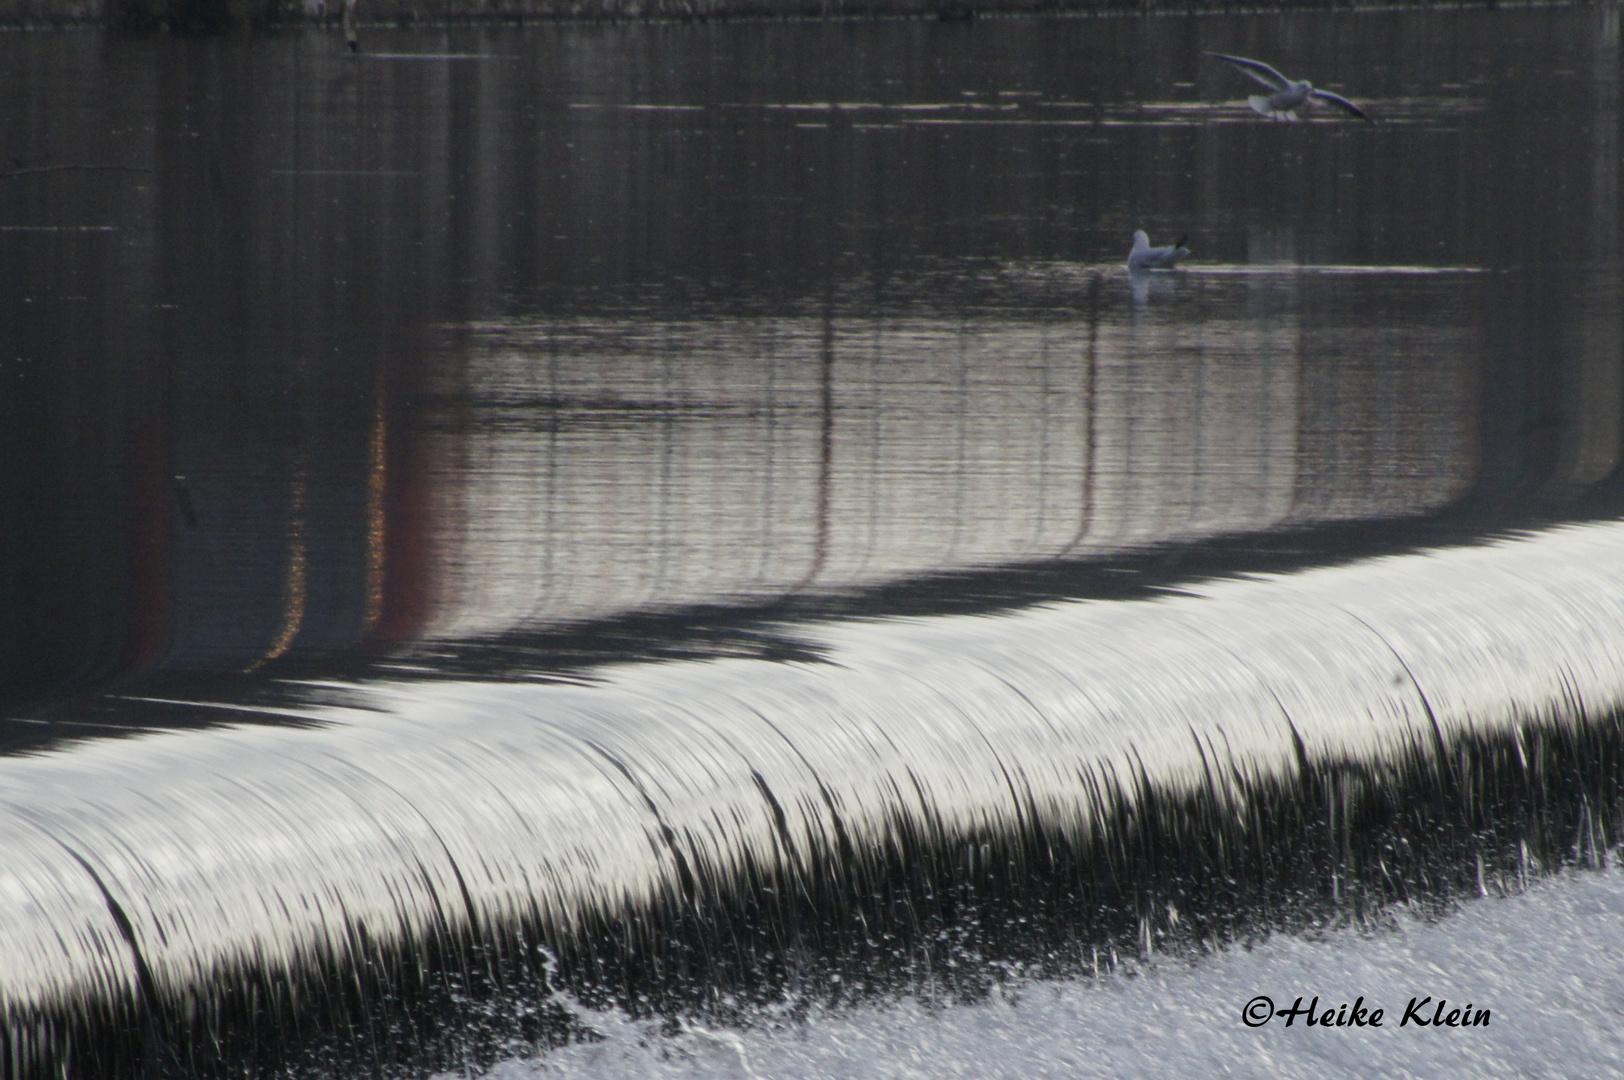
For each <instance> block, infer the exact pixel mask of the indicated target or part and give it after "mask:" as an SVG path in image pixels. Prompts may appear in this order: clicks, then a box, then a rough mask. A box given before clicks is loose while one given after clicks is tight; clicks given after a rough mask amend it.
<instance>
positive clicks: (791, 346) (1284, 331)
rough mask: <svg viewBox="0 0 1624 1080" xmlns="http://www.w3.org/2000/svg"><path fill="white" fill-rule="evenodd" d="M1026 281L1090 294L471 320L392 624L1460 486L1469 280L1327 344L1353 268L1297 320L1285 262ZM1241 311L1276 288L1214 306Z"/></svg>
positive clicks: (768, 583) (1347, 299)
mask: <svg viewBox="0 0 1624 1080" xmlns="http://www.w3.org/2000/svg"><path fill="white" fill-rule="evenodd" d="M1036 273H1038V271H1027V272H1025V273H1016V274H1011V278H1012V279H1013V281H1014V282H1016V283H1018V284H1016V285H1013V286H1012V287H1017V288H1018V287H1023V286H1024V287H1032V286H1033V285H1034V284H1036V285H1037V286H1040V287H1047V288H1051V289H1053V290H1054V291H1055V292H1060V291H1062V290H1065V289H1068V288H1072V287H1077V288H1080V289H1081V290H1084V291H1085V292H1086V291H1087V290H1092V291H1093V292H1094V293H1095V295H1096V299H1097V300H1099V303H1098V309H1097V310H1096V311H1094V313H1093V317H1092V318H1088V317H1082V318H1075V317H1074V318H1065V319H1056V318H1052V317H1051V318H1042V317H1038V316H1035V315H1027V316H1026V317H1025V318H1017V317H1004V318H999V317H996V316H995V315H992V314H990V313H982V314H980V315H979V316H978V317H976V318H973V319H970V318H966V319H962V320H945V319H941V320H938V319H931V320H926V319H920V318H910V317H908V316H907V315H906V314H903V313H899V314H897V315H895V316H892V317H889V318H887V317H885V316H883V315H880V316H869V317H866V318H858V317H853V318H837V317H836V316H835V315H834V314H833V313H830V314H826V315H825V316H824V317H822V318H818V317H815V316H807V317H802V318H793V317H789V318H781V319H743V318H730V317H714V318H709V319H704V320H695V321H687V322H682V323H669V322H655V321H653V320H649V319H646V318H644V319H602V318H599V319H578V320H570V321H568V322H555V323H548V324H543V325H536V324H534V323H529V324H518V325H514V324H505V325H504V324H496V325H486V326H481V327H476V328H472V329H471V330H470V332H469V333H468V335H467V336H466V339H465V340H466V344H465V345H464V349H465V350H466V352H465V355H466V361H465V364H464V365H460V366H459V368H458V369H457V370H456V371H455V375H454V376H453V375H451V374H449V373H448V374H447V375H446V376H445V377H443V379H442V380H441V381H440V382H439V383H438V384H437V385H435V386H434V388H433V389H434V391H435V394H434V397H435V400H436V405H435V406H434V408H433V410H432V414H431V418H430V420H429V425H430V427H431V430H432V432H433V434H432V436H431V437H430V439H429V442H428V448H427V449H426V450H425V451H424V452H423V454H422V459H423V460H425V461H427V462H432V464H431V465H430V467H429V473H428V475H426V476H424V477H421V478H417V479H416V480H415V481H414V482H415V483H418V484H421V485H423V486H424V487H425V488H426V489H427V492H426V494H425V495H424V496H423V499H424V503H426V504H427V506H428V509H426V510H425V511H423V512H424V513H425V517H426V519H427V521H428V522H429V525H428V528H429V529H430V531H431V533H432V536H431V539H430V540H429V547H430V548H431V549H432V551H433V556H432V557H431V559H430V560H429V565H428V567H427V568H426V569H427V571H428V573H429V574H430V575H431V576H432V579H433V585H432V589H433V592H434V596H435V600H434V603H433V605H432V611H431V612H429V613H428V614H427V616H426V619H425V624H424V626H423V632H424V633H426V634H427V635H429V636H432V637H451V638H457V637H467V636H472V635H479V634H492V633H498V632H501V631H504V630H509V629H513V628H517V627H522V626H526V625H533V624H536V623H558V622H564V621H570V620H581V619H591V618H603V617H607V616H612V615H615V614H619V613H621V612H625V611H629V610H637V609H648V608H658V607H660V606H671V605H683V604H699V603H707V602H708V603H716V602H721V601H727V600H735V599H739V598H744V597H750V596H761V595H774V594H779V593H784V592H794V591H804V590H809V589H829V588H851V587H856V586H862V585H871V584H878V583H883V582H887V581H892V580H896V579H899V578H905V577H907V576H909V575H918V574H922V573H927V572H941V571H948V570H962V569H967V568H973V567H976V566H997V565H1001V564H1007V563H1012V562H1015V561H1017V560H1031V559H1051V558H1058V557H1068V558H1086V557H1089V556H1091V555H1096V554H1104V553H1112V552H1119V551H1124V550H1132V549H1135V548H1140V547H1145V546H1148V545H1156V544H1178V543H1187V542H1190V541H1194V540H1198V539H1201V538H1205V537H1210V536H1214V535H1219V534H1226V533H1237V532H1256V531H1261V530H1267V529H1271V528H1279V527H1286V526H1302V525H1308V524H1316V523H1320V522H1325V521H1331V520H1339V519H1343V518H1385V517H1397V516H1401V515H1406V514H1418V513H1423V512H1426V511H1428V510H1434V509H1437V508H1438V507H1440V506H1442V505H1444V504H1446V503H1448V502H1449V501H1450V500H1451V499H1453V498H1455V497H1458V496H1460V495H1461V494H1463V493H1465V492H1466V491H1467V490H1468V489H1469V488H1470V485H1471V482H1472V480H1473V479H1474V475H1473V473H1474V470H1475V468H1476V460H1475V457H1476V455H1475V454H1474V452H1473V448H1472V445H1471V435H1472V434H1473V430H1472V429H1473V419H1472V413H1473V411H1474V409H1475V408H1476V405H1477V397H1476V392H1475V387H1474V385H1473V367H1474V357H1473V351H1472V346H1473V345H1474V344H1475V335H1474V333H1473V332H1472V329H1471V328H1470V327H1466V326H1460V325H1458V324H1457V325H1451V321H1450V319H1449V313H1450V312H1451V311H1454V312H1458V313H1459V314H1458V315H1457V318H1463V317H1464V316H1465V315H1466V313H1467V312H1469V311H1470V310H1471V308H1472V307H1473V306H1475V300H1476V297H1475V295H1474V293H1475V290H1474V288H1473V287H1472V286H1473V283H1472V282H1470V280H1469V279H1468V280H1467V281H1466V283H1465V284H1464V285H1462V283H1461V282H1458V281H1451V282H1449V283H1446V284H1442V285H1441V286H1440V287H1435V288H1430V289H1429V288H1426V287H1424V286H1423V287H1421V288H1418V289H1416V290H1415V292H1416V293H1417V294H1418V295H1417V296H1416V297H1415V303H1416V304H1417V306H1418V307H1419V306H1420V305H1423V304H1426V303H1428V302H1429V300H1430V302H1431V304H1432V310H1431V313H1430V316H1429V317H1428V318H1427V319H1426V320H1425V321H1424V322H1422V321H1421V320H1419V319H1418V320H1417V321H1416V323H1406V322H1398V323H1397V324H1395V323H1393V322H1389V323H1387V324H1385V325H1382V326H1380V327H1377V328H1374V329H1373V331H1372V332H1371V333H1370V334H1368V335H1367V336H1365V337H1364V340H1363V346H1362V347H1360V348H1357V349H1352V348H1349V346H1348V345H1347V344H1346V343H1347V342H1349V341H1352V340H1356V339H1357V337H1358V335H1359V331H1360V330H1361V329H1364V328H1363V327H1361V326H1360V321H1359V319H1358V300H1359V297H1358V296H1357V293H1358V292H1359V290H1357V289H1347V290H1340V291H1333V290H1328V289H1327V290H1316V289H1315V288H1314V286H1313V285H1309V286H1306V288H1307V290H1308V291H1310V292H1311V293H1312V292H1319V294H1320V295H1319V296H1317V297H1315V299H1316V300H1318V301H1319V303H1318V304H1317V305H1316V306H1317V307H1319V308H1320V310H1319V311H1317V312H1316V313H1315V315H1314V316H1313V317H1311V318H1310V319H1308V320H1304V319H1303V318H1302V316H1301V310H1302V305H1301V303H1299V302H1295V301H1296V298H1294V297H1291V296H1289V295H1274V294H1276V293H1278V292H1279V291H1280V290H1282V289H1290V288H1291V286H1282V285H1281V284H1279V283H1277V282H1272V281H1259V280H1253V279H1246V280H1238V279H1227V280H1226V279H1211V280H1210V281H1208V280H1196V281H1190V282H1186V283H1184V286H1183V293H1184V296H1183V299H1184V301H1185V302H1186V303H1188V304H1189V305H1190V306H1192V307H1195V308H1204V309H1206V310H1208V311H1210V312H1211V313H1212V317H1210V318H1208V319H1205V320H1200V321H1196V320H1191V319H1189V318H1188V317H1186V318H1183V319H1180V320H1177V321H1174V320H1168V321H1165V322H1139V321H1132V320H1129V319H1127V318H1124V317H1123V313H1122V311H1121V309H1120V303H1107V302H1106V301H1104V300H1103V299H1101V298H1100V297H1099V294H1100V293H1101V292H1103V290H1104V288H1107V287H1112V288H1120V285H1121V280H1120V279H1121V278H1122V277H1123V275H1122V274H1120V273H1119V272H1111V271H1106V270H1097V271H1094V272H1093V274H1092V275H1090V276H1088V277H1082V276H1081V275H1067V274H1065V273H1064V272H1060V280H1059V281H1058V282H1051V281H1046V280H1043V279H1042V278H1041V277H1040V278H1038V280H1037V282H1036V283H1034V282H1032V281H1031V280H1029V279H1028V275H1030V274H1036ZM1096 275H1097V276H1096ZM1079 278H1080V280H1079ZM1102 279H1103V280H1102ZM1259 292H1262V293H1265V294H1269V295H1267V296H1265V297H1261V298H1260V297H1259V296H1257V295H1255V294H1257V293H1259ZM1350 293H1352V294H1354V295H1352V296H1350V295H1349V294H1350ZM1249 305H1263V306H1266V307H1274V308H1276V310H1273V311H1269V312H1262V313H1251V314H1249V315H1248V316H1247V317H1245V318H1237V317H1235V316H1234V315H1233V314H1229V313H1232V312H1235V311H1244V310H1246V308H1247V307H1248V306H1249ZM1350 309H1351V310H1350ZM1226 316H1227V317H1226ZM1305 321H1306V322H1307V323H1308V326H1306V327H1305V326H1304V323H1305ZM1372 339H1374V340H1375V341H1376V342H1377V343H1378V344H1377V346H1376V350H1375V352H1374V355H1372V351H1371V350H1370V345H1371V344H1372ZM1350 354H1352V355H1350ZM1414 357H1425V358H1426V359H1427V363H1426V364H1425V365H1424V366H1423V365H1418V364H1416V363H1414V362H1413V361H1412V360H1410V358H1414ZM1394 358H1403V360H1404V361H1405V362H1402V363H1395V362H1394ZM386 528H387V526H386Z"/></svg>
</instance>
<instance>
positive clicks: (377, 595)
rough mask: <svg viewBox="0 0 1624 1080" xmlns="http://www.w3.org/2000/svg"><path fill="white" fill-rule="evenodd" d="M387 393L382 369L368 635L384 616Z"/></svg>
mask: <svg viewBox="0 0 1624 1080" xmlns="http://www.w3.org/2000/svg"><path fill="white" fill-rule="evenodd" d="M387 393H388V390H387V387H386V386H385V385H384V380H383V373H382V371H381V370H380V372H379V374H378V378H377V379H376V380H375V383H374V390H373V412H372V438H371V440H370V442H369V445H368V447H367V564H366V565H367V584H366V608H365V611H364V614H363V616H362V620H361V625H362V632H363V633H364V634H367V635H371V634H372V633H373V631H375V630H376V629H377V628H378V620H379V618H380V617H382V615H383V594H384V555H385V544H386V543H387V539H388V538H387V536H386V532H385V524H386V519H385V517H384V491H385V489H386V487H387V479H388V476H387V471H386V470H387V469H388V464H389V459H388V455H387V454H386V453H385V449H386V448H387V447H388V445H389V439H388V427H387V425H388V415H389V411H388V409H387V408H386V395H387Z"/></svg>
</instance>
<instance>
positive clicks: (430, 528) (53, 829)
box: [0, 9, 1624, 1076]
mask: <svg viewBox="0 0 1624 1080" xmlns="http://www.w3.org/2000/svg"><path fill="white" fill-rule="evenodd" d="M1618 38H1619V20H1618V13H1617V11H1616V10H1613V9H1607V10H1599V11H1598V10H1587V9H1575V10H1562V11H1539V12H1474V13H1455V12H1451V13H1448V14H1440V13H1430V14H1429V13H1409V14H1397V13H1388V14H1379V15H1378V14H1368V15H1359V16H1357V17H1352V16H1345V15H1342V14H1322V15H1302V16H1291V17H1280V18H1267V19H1264V18H1258V19H1239V18H1236V19H1230V18H1204V19H1193V20H1184V19H1171V18H1169V19H1146V20H1132V19H1123V20H1107V21H1099V22H1096V21H1058V22H1051V21H1041V20H1032V21H1023V20H1007V21H1000V22H999V23H997V24H985V25H977V26H973V27H966V26H938V25H925V24H918V25H914V24H894V25H873V26H863V27H823V26H812V25H783V26H778V25H758V26H720V25H716V26H712V25H705V26H658V27H550V28H539V29H524V30H518V29H514V30H504V31H489V32H486V31H466V32H463V31H459V32H455V33H449V32H447V33H423V34H412V33H399V34H395V35H390V34H386V33H383V32H380V33H379V36H378V41H377V43H376V44H377V51H376V52H375V53H373V54H371V55H367V56H364V57H362V58H346V57H342V56H338V55H335V54H334V52H333V50H332V49H331V48H330V45H331V44H332V43H331V42H329V41H327V40H325V39H324V38H323V37H321V36H319V35H308V36H303V35H295V36H288V37H283V38H276V39H263V40H253V41H188V42H180V41H113V42H106V43H104V42H101V41H98V40H96V39H94V38H93V37H91V36H90V35H70V36H52V35H14V36H12V38H11V39H8V40H0V54H3V59H0V88H3V90H4V92H3V93H0V138H3V139H4V140H5V143H4V145H3V146H0V149H3V150H4V151H5V154H6V156H7V157H9V158H10V159H11V160H12V161H13V162H14V163H16V164H17V169H18V171H17V173H16V175H10V174H8V175H6V176H3V177H0V612H3V613H4V616H5V617H4V618H0V702H3V703H4V704H5V706H6V710H7V712H6V717H7V719H5V720H4V721H3V722H0V748H3V750H4V755H3V756H0V819H3V825H0V838H3V839H0V911H3V912H4V913H5V917H4V918H0V1003H3V1005H0V1010H3V1013H4V1018H5V1019H4V1021H3V1023H0V1057H3V1058H5V1059H6V1060H8V1062H10V1063H12V1064H11V1065H10V1066H9V1067H10V1068H11V1069H12V1071H13V1072H15V1073H16V1074H17V1075H19V1076H35V1075H37V1076H46V1075H57V1074H58V1073H59V1072H60V1068H59V1066H60V1065H61V1063H62V1062H65V1061H70V1060H71V1061H72V1062H73V1063H74V1068H75V1070H77V1073H83V1074H84V1075H150V1076H159V1075H171V1074H186V1075H196V1074H208V1073H211V1072H216V1071H224V1072H237V1073H242V1072H246V1073H249V1074H255V1073H258V1074H270V1073H273V1072H276V1071H277V1070H280V1069H283V1068H284V1067H288V1068H295V1069H303V1070H306V1071H308V1072H311V1073H317V1074H321V1075H335V1074H339V1075H342V1074H348V1073H355V1074H364V1073H369V1072H375V1071H383V1070H386V1069H388V1068H390V1067H392V1066H391V1065H390V1063H391V1062H406V1063H413V1064H415V1065H421V1066H423V1067H440V1066H446V1065H449V1064H459V1065H461V1066H466V1067H469V1068H473V1067H476V1066H480V1065H483V1064H488V1063H489V1062H491V1061H494V1060H498V1059H500V1058H502V1057H504V1056H510V1055H512V1054H514V1053H517V1052H520V1051H521V1050H522V1049H523V1048H525V1047H534V1046H540V1045H545V1044H547V1043H549V1042H555V1041H557V1040H558V1039H561V1038H566V1037H568V1036H569V1035H570V1034H571V1032H572V1030H573V1031H575V1033H576V1034H579V1031H578V1030H576V1029H575V1028H572V1025H574V1024H575V1021H574V1020H572V1019H571V1017H572V1016H575V1015H576V1014H575V1013H572V1012H571V1011H570V1010H569V1009H567V1008H565V1007H563V1006H562V1005H561V1004H560V1002H561V1001H563V1000H565V999H564V998H561V997H558V996H556V995H555V992H556V991H560V990H568V991H569V993H570V994H571V995H574V996H573V997H572V998H570V999H569V1000H581V1001H585V1002H587V1003H589V1004H593V1005H594V1006H595V1007H596V1006H597V1005H604V1006H607V1005H615V1006H617V1007H620V1008H623V1009H626V1010H628V1011H629V1012H631V1013H633V1014H635V1015H641V1014H644V1013H647V1012H649V1011H660V1010H699V1011H702V1012H708V1014H709V1015H711V1016H712V1017H722V1018H725V1017H727V1016H728V1015H735V1016H736V1015H738V1014H737V1012H736V1010H738V1009H742V1008H745V1004H744V1003H747V1002H751V1001H762V1000H777V999H783V1000H788V1001H791V1002H795V1001H800V1002H827V1001H841V1000H851V999H853V998H857V997H861V996H863V995H864V994H866V993H869V992H876V993H877V992H882V991H883V992H889V991H894V990H898V989H907V990H912V991H916V992H919V993H922V994H925V995H926V996H929V995H930V994H942V995H960V996H968V997H973V996H975V995H976V994H978V993H981V992H983V991H984V990H985V989H986V987H987V986H988V985H989V983H990V981H991V980H995V979H996V978H998V977H999V975H998V972H999V971H1001V970H1004V969H1003V968H1000V967H999V965H1001V964H1008V963H1018V964H1021V965H1025V966H1026V968H1025V969H1026V970H1030V971H1035V972H1038V973H1041V974H1066V973H1076V972H1079V971H1089V970H1094V969H1095V966H1096V965H1099V964H1102V963H1103V964H1104V966H1106V967H1109V966H1110V964H1111V961H1110V960H1109V959H1108V958H1109V957H1111V956H1113V955H1114V956H1121V957H1132V956H1136V955H1140V954H1148V953H1150V952H1154V951H1156V950H1162V949H1173V950H1175V951H1177V950H1184V951H1188V952H1192V953H1193V952H1198V951H1201V950H1205V949H1210V948H1215V947H1220V946H1222V944H1223V943H1225V942H1230V941H1234V940H1237V939H1241V938H1245V937H1246V936H1247V935H1250V934H1254V933H1258V932H1266V931H1268V930H1270V929H1275V928H1281V927H1304V926H1310V925H1316V924H1321V923H1325V922H1337V921H1351V922H1355V923H1360V922H1364V923H1368V921H1369V920H1371V919H1374V918H1376V917H1378V916H1379V913H1380V912H1381V911H1382V910H1384V909H1385V908H1386V907H1388V906H1389V905H1391V904H1393V903H1395V902H1411V903H1417V904H1423V905H1425V904H1436V903H1444V902H1446V901H1447V900H1448V898H1449V897H1452V896H1457V895H1462V894H1469V893H1473V892H1479V893H1490V894H1492V893H1497V892H1511V891H1516V890H1517V889H1519V888H1521V887H1522V885H1523V883H1524V882H1525V881H1526V880H1527V879H1528V877H1529V876H1530V875H1532V874H1537V873H1539V872H1540V871H1541V870H1542V869H1548V868H1550V867H1552V866H1555V865H1558V864H1561V863H1564V862H1579V863H1584V864H1590V863H1597V862H1600V861H1602V860H1604V859H1605V857H1606V853H1607V851H1608V850H1609V849H1610V847H1611V846H1612V844H1613V838H1614V837H1615V836H1616V835H1617V830H1618V827H1619V824H1620V820H1621V815H1620V805H1621V804H1620V794H1619V791H1620V789H1619V777H1620V775H1621V774H1620V771H1619V768H1618V763H1619V761H1620V760H1621V757H1620V755H1621V753H1624V739H1621V737H1620V729H1619V719H1618V718H1619V716H1620V715H1621V711H1620V710H1621V706H1624V671H1621V670H1620V668H1619V663H1618V659H1617V658H1618V656H1619V655H1621V651H1620V648H1619V641H1618V631H1617V628H1618V626H1619V625H1620V624H1621V617H1624V580H1621V579H1620V578H1619V575H1618V572H1617V569H1616V568H1617V567H1619V566H1624V560H1621V558H1620V556H1621V555H1624V537H1621V534H1620V527H1619V526H1618V524H1617V518H1618V516H1619V513H1620V495H1621V491H1620V488H1619V469H1618V466H1619V456H1620V440H1621V423H1624V353H1621V341H1624V307H1621V300H1620V288H1621V282H1620V267H1619V257H1618V250H1619V240H1620V237H1619V236H1618V231H1619V217H1618V198H1619V185H1618V176H1617V150H1618V146H1617V139H1618V122H1619V118H1618V88H1617V82H1618V47H1619V45H1618ZM1399 44H1403V45H1404V46H1405V47H1403V48H1400V47H1398V45H1399ZM1410 45H1414V47H1413V48H1411V47H1409V46H1410ZM1206 51H1226V52H1239V53H1244V54H1246V55H1259V56H1270V57H1283V56H1287V55H1289V56H1291V57H1292V59H1293V69H1294V70H1296V69H1297V68H1298V67H1300V68H1301V69H1302V70H1305V71H1307V70H1313V71H1316V72H1325V76H1324V78H1325V79H1326V81H1327V85H1333V86H1338V87H1339V88H1342V89H1348V90H1349V91H1350V92H1351V93H1353V96H1356V97H1357V99H1358V100H1359V101H1360V102H1361V103H1368V104H1369V107H1370V108H1371V110H1372V111H1373V112H1374V113H1376V114H1377V115H1379V116H1380V117H1381V118H1382V121H1383V122H1382V123H1381V124H1380V125H1376V126H1369V125H1351V124H1337V123H1330V122H1313V123H1305V124H1300V125H1270V124H1259V123H1255V122H1251V119H1250V117H1249V114H1248V113H1247V110H1246V109H1245V107H1244V105H1243V104H1241V103H1240V102H1238V101H1237V100H1235V95H1234V93H1233V86H1232V85H1231V86H1229V87H1227V88H1226V87H1225V86H1224V85H1222V84H1223V83H1226V82H1229V75H1230V73H1228V72H1225V71H1214V70H1212V65H1211V64H1210V62H1208V61H1205V60H1203V59H1202V57H1203V54H1204V52H1206ZM1355 81H1357V82H1358V84H1359V85H1358V87H1357V90H1356V91H1354V89H1353V84H1354V82H1355ZM1530 86H1537V87H1538V88H1539V92H1538V93H1533V94H1531V93H1529V91H1528V88H1529V87H1530ZM1575 162H1579V163H1583V164H1582V167H1565V166H1567V165H1571V164H1572V163H1575ZM1553 163H1555V164H1556V165H1558V166H1564V167H1553ZM58 166H73V167H72V168H57V167H58ZM1138 228H1144V229H1146V230H1147V231H1149V232H1150V233H1151V234H1152V235H1156V236H1176V235H1179V234H1180V233H1181V232H1188V233H1189V234H1190V236H1191V241H1190V246H1191V247H1192V248H1194V249H1195V255H1194V256H1193V257H1192V260H1191V262H1190V263H1189V264H1187V266H1186V267H1184V268H1182V269H1181V270H1180V271H1178V272H1176V273H1167V274H1155V275H1151V276H1150V277H1149V278H1148V279H1146V280H1144V281H1142V282H1140V281H1135V280H1134V279H1132V278H1130V276H1129V274H1128V273H1127V270H1126V268H1125V266H1123V265H1121V264H1122V262H1123V261H1124V259H1125V253H1126V250H1127V246H1128V243H1129V239H1130V238H1131V236H1132V233H1133V231H1134V230H1135V229H1138ZM1140 286H1143V287H1142V288H1141V287H1140ZM110 735H121V736H124V737H123V738H103V737H101V736H110ZM1101 957H1106V958H1107V959H1106V960H1103V961H1102V960H1101ZM730 1010H732V1012H730ZM77 1073H76V1074H77Z"/></svg>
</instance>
